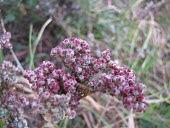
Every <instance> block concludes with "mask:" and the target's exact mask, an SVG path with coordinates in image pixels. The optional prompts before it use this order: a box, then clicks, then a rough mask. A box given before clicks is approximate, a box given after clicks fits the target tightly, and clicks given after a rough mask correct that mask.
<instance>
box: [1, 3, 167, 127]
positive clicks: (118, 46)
mask: <svg viewBox="0 0 170 128" xmlns="http://www.w3.org/2000/svg"><path fill="white" fill-rule="evenodd" d="M0 11H1V15H2V16H3V19H4V23H5V27H6V29H7V31H10V32H11V33H12V43H13V44H14V45H13V46H14V51H15V53H16V55H17V56H18V58H19V60H20V61H21V63H22V65H23V66H24V67H25V68H28V67H29V63H30V54H31V53H30V49H29V45H30V44H32V45H34V42H36V39H37V36H38V33H39V31H40V29H41V27H42V25H43V24H44V22H45V21H47V20H48V19H49V17H52V19H53V20H52V22H51V23H50V24H49V25H48V26H47V27H46V29H45V30H44V33H43V35H42V37H41V40H40V41H39V43H38V46H37V48H36V54H35V58H34V63H35V65H36V66H37V65H39V64H40V63H41V62H42V61H43V60H51V61H53V62H56V60H55V59H53V58H50V56H49V53H50V50H51V48H53V47H55V46H56V45H58V44H59V43H60V42H61V41H62V40H63V39H65V38H67V37H72V36H76V37H81V38H83V39H85V40H87V42H88V43H89V45H90V46H91V47H92V51H93V54H94V56H96V57H98V56H100V54H101V51H102V50H104V49H106V48H109V49H110V50H111V53H112V59H113V60H116V61H117V62H118V63H119V64H120V65H121V66H126V65H127V66H129V67H131V68H132V69H133V70H134V71H135V72H136V76H137V81H139V82H143V83H145V84H146V85H147V89H146V102H147V103H148V108H147V110H146V111H145V112H144V113H131V112H129V111H127V110H126V109H124V108H123V105H122V103H121V102H119V101H118V100H117V99H116V98H114V97H110V96H107V95H104V94H100V93H96V94H93V95H90V96H87V97H86V98H84V99H83V100H82V101H81V105H80V108H79V109H78V110H77V113H78V114H77V115H78V116H77V117H76V118H75V119H73V120H68V119H66V120H64V121H62V122H60V124H59V125H55V127H57V128H60V127H61V128H63V127H64V128H87V127H88V128H119V127H123V128H126V127H128V128H133V127H135V128H169V127H170V0H0ZM0 32H1V34H2V29H0ZM3 52H4V54H6V55H7V56H4V57H5V59H11V58H12V57H11V55H10V54H9V52H8V51H3ZM43 125H44V127H53V126H48V125H49V124H48V123H47V124H43ZM45 125H46V126H45ZM37 127H38V126H37Z"/></svg>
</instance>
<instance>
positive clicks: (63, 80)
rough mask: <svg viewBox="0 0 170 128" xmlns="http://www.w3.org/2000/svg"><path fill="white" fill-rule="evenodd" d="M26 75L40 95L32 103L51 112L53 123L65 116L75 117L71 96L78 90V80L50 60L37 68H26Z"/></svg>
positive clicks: (43, 111) (42, 110)
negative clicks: (57, 67)
mask: <svg viewBox="0 0 170 128" xmlns="http://www.w3.org/2000/svg"><path fill="white" fill-rule="evenodd" d="M24 76H25V77H26V78H27V79H28V80H29V82H30V83H31V84H32V88H33V89H34V90H35V91H36V92H37V93H38V94H39V97H38V98H37V99H35V101H34V102H33V103H32V106H33V107H38V108H39V110H40V112H41V113H42V114H49V115H50V116H51V118H52V121H53V123H58V122H59V121H60V120H62V119H64V118H65V117H69V118H70V119H72V118H74V117H75V115H76V112H75V111H74V109H73V108H72V106H71V105H70V104H72V103H71V96H72V94H73V93H75V92H76V84H77V81H76V80H75V78H74V77H73V76H71V75H70V74H69V73H66V72H65V71H64V70H62V69H56V67H55V65H54V64H53V63H52V62H50V61H43V63H42V64H41V65H40V66H39V67H37V68H36V69H35V70H26V72H25V74H24Z"/></svg>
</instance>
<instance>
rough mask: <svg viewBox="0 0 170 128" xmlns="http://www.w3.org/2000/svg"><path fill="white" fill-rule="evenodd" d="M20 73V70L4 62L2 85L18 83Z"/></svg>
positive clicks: (0, 77)
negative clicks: (17, 77) (3, 83)
mask: <svg viewBox="0 0 170 128" xmlns="http://www.w3.org/2000/svg"><path fill="white" fill-rule="evenodd" d="M18 72H20V68H18V67H15V66H14V65H13V64H12V63H11V62H9V61H5V60H4V61H3V63H2V64H1V65H0V83H1V82H6V83H16V80H17V79H16V74H17V73H18Z"/></svg>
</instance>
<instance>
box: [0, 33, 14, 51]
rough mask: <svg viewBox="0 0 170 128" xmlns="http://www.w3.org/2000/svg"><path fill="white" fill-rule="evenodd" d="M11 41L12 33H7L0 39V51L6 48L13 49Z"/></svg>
mask: <svg viewBox="0 0 170 128" xmlns="http://www.w3.org/2000/svg"><path fill="white" fill-rule="evenodd" d="M10 39H11V33H10V32H5V33H4V34H3V35H2V36H1V37H0V49H3V48H4V47H5V48H12V44H11V43H10Z"/></svg>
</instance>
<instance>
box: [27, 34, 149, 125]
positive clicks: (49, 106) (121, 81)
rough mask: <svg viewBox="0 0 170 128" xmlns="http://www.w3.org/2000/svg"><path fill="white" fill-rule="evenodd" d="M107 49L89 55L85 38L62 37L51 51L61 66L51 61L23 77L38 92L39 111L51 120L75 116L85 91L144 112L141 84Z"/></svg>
mask: <svg viewBox="0 0 170 128" xmlns="http://www.w3.org/2000/svg"><path fill="white" fill-rule="evenodd" d="M110 55H111V53H110V51H109V49H107V50H105V51H103V52H102V56H101V57H100V58H98V59H97V58H94V57H92V56H91V55H90V47H89V45H88V43H87V42H86V41H85V40H82V39H81V38H77V37H73V38H67V39H65V40H64V41H63V42H62V43H61V45H60V46H57V47H55V48H53V49H52V50H51V56H53V57H59V58H61V59H62V61H63V64H64V68H62V69H57V68H56V66H55V64H54V63H52V62H50V61H43V63H42V64H41V65H40V66H39V67H37V68H36V69H35V70H26V71H25V74H24V76H25V78H27V79H28V80H29V82H30V83H31V84H32V88H33V89H34V91H36V92H37V93H38V95H39V97H38V98H37V100H36V102H35V103H34V104H33V105H34V106H37V107H38V108H39V110H40V111H41V113H43V114H47V113H48V114H50V115H51V119H52V121H53V123H58V122H59V121H60V120H62V119H64V118H65V117H68V118H70V119H72V118H74V117H75V116H76V112H75V109H76V108H77V107H78V105H79V101H80V100H81V99H82V98H83V97H84V96H86V95H87V91H90V92H96V91H100V92H102V93H107V94H109V95H111V96H116V97H117V98H118V99H120V100H121V101H122V102H123V104H124V106H125V107H126V108H127V109H131V108H133V110H136V111H140V112H141V111H143V110H145V108H146V103H145V101H144V92H143V89H144V88H145V87H146V86H145V85H144V84H142V83H136V82H135V79H136V78H135V73H134V71H133V70H131V69H130V68H128V67H120V66H118V65H117V64H116V63H115V62H114V61H112V60H111V58H110Z"/></svg>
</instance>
